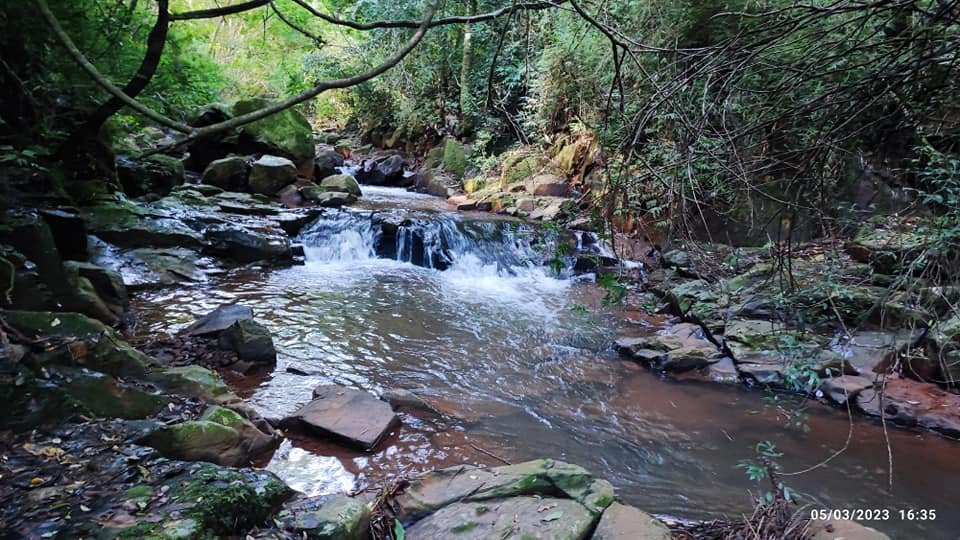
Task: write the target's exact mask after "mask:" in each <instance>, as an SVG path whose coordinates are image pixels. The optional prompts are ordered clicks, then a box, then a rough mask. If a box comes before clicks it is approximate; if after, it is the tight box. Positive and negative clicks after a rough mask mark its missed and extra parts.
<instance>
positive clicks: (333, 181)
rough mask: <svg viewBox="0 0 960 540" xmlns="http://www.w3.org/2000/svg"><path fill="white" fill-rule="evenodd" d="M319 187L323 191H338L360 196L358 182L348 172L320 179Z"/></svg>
mask: <svg viewBox="0 0 960 540" xmlns="http://www.w3.org/2000/svg"><path fill="white" fill-rule="evenodd" d="M320 189H321V190H323V191H333V192H339V193H350V194H351V195H354V196H356V197H360V196H361V195H363V193H361V192H360V184H358V183H357V181H356V180H355V179H354V178H353V177H352V176H350V175H349V174H334V175H332V176H328V177H326V178H324V179H323V180H321V181H320Z"/></svg>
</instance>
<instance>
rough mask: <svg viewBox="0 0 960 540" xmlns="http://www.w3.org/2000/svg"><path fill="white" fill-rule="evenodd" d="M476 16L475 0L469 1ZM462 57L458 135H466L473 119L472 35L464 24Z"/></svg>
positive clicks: (468, 26) (469, 25) (467, 25)
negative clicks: (471, 81)
mask: <svg viewBox="0 0 960 540" xmlns="http://www.w3.org/2000/svg"><path fill="white" fill-rule="evenodd" d="M476 14H477V0H470V13H469V14H468V15H470V16H471V17H472V16H474V15H476ZM462 53H463V56H462V57H461V62H460V117H461V120H460V134H461V135H462V134H464V133H468V132H469V131H470V129H471V124H472V118H473V96H472V92H471V88H472V87H471V85H470V69H471V67H472V66H471V64H473V35H472V33H471V24H470V23H466V24H465V25H464V30H463V50H462Z"/></svg>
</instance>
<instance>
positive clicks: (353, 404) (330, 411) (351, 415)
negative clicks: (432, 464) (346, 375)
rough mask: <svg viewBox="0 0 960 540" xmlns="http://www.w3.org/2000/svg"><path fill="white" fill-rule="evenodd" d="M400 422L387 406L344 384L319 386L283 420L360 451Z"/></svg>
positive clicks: (373, 446)
mask: <svg viewBox="0 0 960 540" xmlns="http://www.w3.org/2000/svg"><path fill="white" fill-rule="evenodd" d="M398 423H399V419H398V418H397V416H396V415H395V414H393V411H392V410H391V409H390V405H389V404H387V403H385V402H383V401H380V400H379V399H377V398H375V397H373V396H372V395H370V394H368V393H366V392H363V391H360V390H355V389H353V388H347V387H344V386H335V385H328V386H319V387H317V388H316V389H315V390H314V391H313V401H311V402H310V403H308V404H306V405H304V406H303V407H301V408H300V409H299V410H297V411H295V412H294V413H293V414H291V415H290V416H288V417H287V418H285V419H284V420H283V425H284V426H286V427H291V428H300V429H306V430H308V431H312V432H315V433H318V434H320V435H323V436H327V437H331V438H333V439H336V440H339V441H342V442H344V443H346V444H348V445H350V446H354V447H357V448H360V449H361V450H372V449H373V448H375V447H376V446H377V444H379V443H380V441H382V440H383V439H384V438H385V437H386V436H387V434H388V432H389V431H390V430H391V429H392V428H393V427H395V426H396V425H397V424H398Z"/></svg>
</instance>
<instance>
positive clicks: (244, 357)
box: [218, 319, 277, 364]
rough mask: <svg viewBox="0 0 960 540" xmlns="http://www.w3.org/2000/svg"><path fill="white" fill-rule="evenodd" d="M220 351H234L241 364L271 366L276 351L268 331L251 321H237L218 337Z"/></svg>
mask: <svg viewBox="0 0 960 540" xmlns="http://www.w3.org/2000/svg"><path fill="white" fill-rule="evenodd" d="M218 340H219V345H220V348H221V349H226V350H230V351H234V352H236V353H237V356H239V357H240V361H242V362H250V363H253V364H273V363H276V361H277V349H275V348H274V346H273V338H272V337H271V336H270V331H269V330H267V328H266V327H265V326H263V325H262V324H260V323H258V322H256V321H254V320H252V319H239V320H237V321H235V322H234V323H233V324H232V325H230V326H229V327H228V328H227V329H226V330H224V331H223V332H220V334H219V336H218Z"/></svg>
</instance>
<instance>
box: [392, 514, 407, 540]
mask: <svg viewBox="0 0 960 540" xmlns="http://www.w3.org/2000/svg"><path fill="white" fill-rule="evenodd" d="M406 536H407V533H406V532H405V531H404V530H403V524H402V523H400V520H398V519H395V520H393V540H403V539H404V538H405V537H406Z"/></svg>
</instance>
